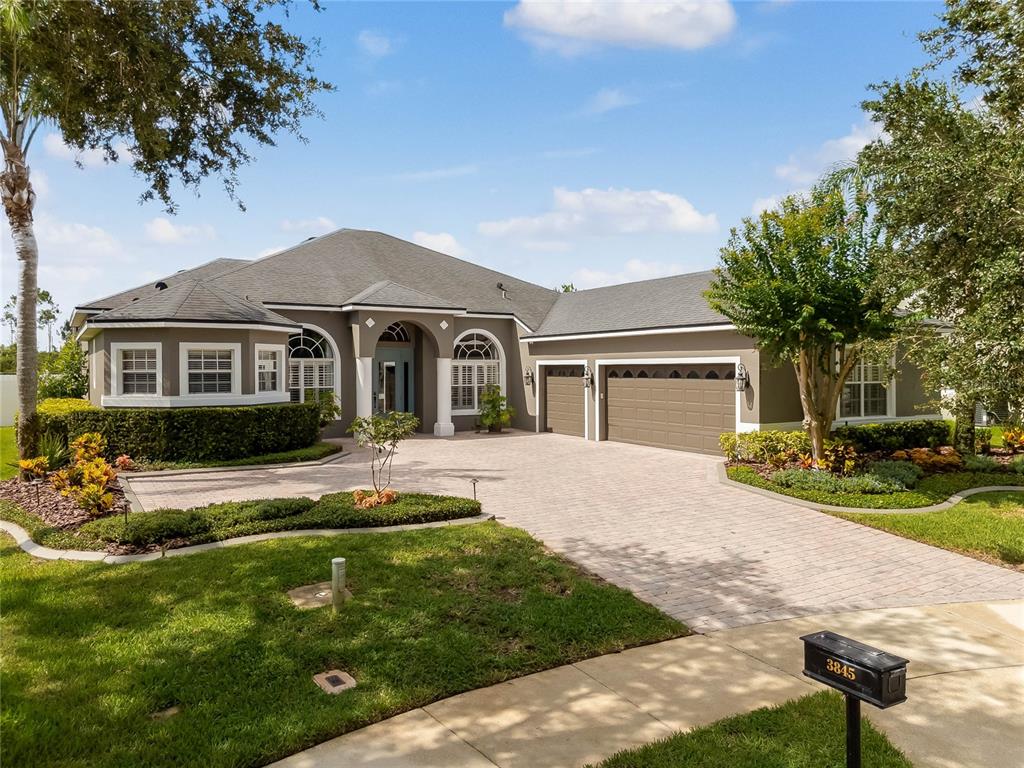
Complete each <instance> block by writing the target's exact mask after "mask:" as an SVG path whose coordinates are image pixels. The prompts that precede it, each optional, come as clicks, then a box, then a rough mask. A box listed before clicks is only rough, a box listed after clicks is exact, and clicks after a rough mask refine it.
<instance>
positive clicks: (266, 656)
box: [0, 523, 686, 768]
mask: <svg viewBox="0 0 1024 768" xmlns="http://www.w3.org/2000/svg"><path fill="white" fill-rule="evenodd" d="M0 543H2V547H0V590H2V594H3V602H4V605H3V613H2V616H0V651H2V654H3V659H4V662H3V665H4V692H3V696H4V701H3V704H4V706H3V708H2V711H0V728H2V730H3V733H4V764H5V765H7V764H10V765H35V766H57V765H61V766H68V765H75V766H110V767H111V768H114V767H115V766H116V767H117V768H121V766H127V765H145V766H182V765H193V766H203V768H212V767H213V766H256V765H263V764H265V763H267V762H269V761H271V760H274V759H276V758H280V757H283V756H285V755H287V754H290V753H292V752H295V751H297V750H300V749H303V748H305V747H308V746H311V745H313V744H316V743H318V742H321V741H323V740H325V739H328V738H331V737H332V736H336V735H338V734H340V733H343V732H346V731H349V730H353V729H355V728H359V727H362V726H364V725H367V724H369V723H372V722H375V721H378V720H381V719H384V718H387V717H390V716H392V715H395V714H398V713H400V712H404V711H407V710H409V709H412V708H414V707H417V706H421V705H424V704H427V703H429V702H432V701H435V700H437V699H441V698H444V697H447V696H450V695H453V694H456V693H459V692H461V691H466V690H469V689H473V688H478V687H481V686H485V685H490V684H492V683H497V682H500V681H503V680H507V679H510V678H513V677H518V676H520V675H524V674H528V673H531V672H537V671H540V670H543V669H547V668H550V667H554V666H558V665H561V664H566V663H570V662H573V661H577V660H580V659H584V658H587V657H589V656H595V655H598V654H603V653H609V652H613V651H618V650H621V649H623V648H626V647H629V646H635V645H641V644H644V643H650V642H655V641H660V640H665V639H668V638H671V637H676V636H679V635H682V634H685V632H686V629H685V627H684V626H683V625H681V624H680V623H678V622H676V621H674V620H673V619H670V618H669V617H667V616H665V615H663V614H662V613H660V612H659V611H658V610H656V609H655V608H653V607H652V606H650V605H647V604H645V603H642V602H640V601H639V600H637V599H636V598H635V597H633V596H632V595H631V594H630V593H628V592H626V591H624V590H620V589H618V588H616V587H613V586H610V585H608V584H605V583H603V582H600V581H598V580H596V579H593V578H590V577H588V576H586V575H585V574H582V573H581V572H580V571H578V570H577V569H575V568H574V567H573V566H572V565H571V564H569V563H568V562H566V561H564V560H561V559H559V558H557V557H554V556H552V555H551V554H549V553H547V552H546V551H545V550H544V548H543V547H542V545H541V544H540V543H539V542H537V541H535V540H534V539H532V538H531V537H530V536H528V535H527V534H526V533H524V532H522V531H519V530H517V529H514V528H505V527H503V526H501V525H499V524H497V523H482V524H478V525H472V526H453V527H446V528H435V529H428V530H421V531H410V532H405V533H389V534H365V535H349V536H338V537H333V538H330V539H320V538H298V539H281V540H277V541H271V542H264V543H260V544H252V545H245V546H240V547H232V548H228V549H223V550H214V551H211V552H206V553H202V554H197V555H190V556H188V557H180V558H168V559H166V560H157V561H155V562H149V563H134V564H130V565H120V566H110V565H104V564H99V563H74V562H68V561H41V560H34V559H32V558H31V557H29V556H28V555H26V554H24V553H23V552H21V551H20V550H17V549H15V548H14V546H13V545H12V544H11V543H10V540H9V539H7V538H6V537H0ZM339 555H341V556H345V557H346V558H347V559H348V573H349V585H350V588H351V590H352V593H353V595H354V597H353V599H352V600H351V601H350V602H349V603H348V604H347V605H346V606H345V608H344V610H343V612H342V613H341V614H340V615H338V616H337V617H333V616H332V615H331V612H330V611H329V609H317V610H312V611H300V610H298V609H296V608H294V607H293V606H292V605H291V603H290V602H289V601H288V599H287V597H286V595H285V591H286V590H288V589H291V588H293V587H296V586H299V585H303V584H311V583H315V582H318V581H322V580H325V579H329V577H330V560H331V558H332V557H336V556H339ZM335 667H336V668H339V669H342V670H346V671H348V672H350V673H351V674H353V675H354V676H355V678H356V680H357V681H358V683H359V685H358V687H357V688H355V689H354V690H352V691H349V692H346V693H344V694H341V695H338V696H329V695H327V694H325V693H323V692H322V691H320V689H319V688H317V687H316V686H315V685H314V683H313V681H312V676H313V675H314V674H316V673H318V672H322V671H324V670H327V669H331V668H335ZM174 705H176V706H179V707H180V708H181V711H180V714H177V715H175V716H173V717H170V718H167V719H162V720H154V719H151V718H150V713H153V712H156V711H159V710H163V709H165V708H167V707H170V706H174Z"/></svg>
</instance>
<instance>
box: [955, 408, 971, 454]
mask: <svg viewBox="0 0 1024 768" xmlns="http://www.w3.org/2000/svg"><path fill="white" fill-rule="evenodd" d="M974 408H975V403H974V401H973V400H972V401H971V402H963V403H961V398H960V397H959V396H957V398H956V412H955V413H954V414H953V417H954V418H955V419H956V425H955V426H954V428H953V447H954V448H956V449H957V451H959V452H960V455H961V456H973V455H974V453H975V450H974Z"/></svg>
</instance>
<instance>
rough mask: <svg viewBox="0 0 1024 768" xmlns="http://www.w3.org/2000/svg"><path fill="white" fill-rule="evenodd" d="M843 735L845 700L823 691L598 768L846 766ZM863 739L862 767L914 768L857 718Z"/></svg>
mask: <svg viewBox="0 0 1024 768" xmlns="http://www.w3.org/2000/svg"><path fill="white" fill-rule="evenodd" d="M845 733H846V720H845V705H844V703H843V699H842V698H841V697H840V696H839V695H838V694H835V693H832V692H829V691H821V692H819V693H815V694H812V695H810V696H804V697H803V698H801V699H797V700H795V701H790V702H787V703H785V704H783V705H781V706H778V707H766V708H764V709H757V710H754V711H753V712H749V713H747V714H745V715H737V716H736V717H730V718H727V719H725V720H720V721H718V722H717V723H712V724H711V725H706V726H704V727H702V728H695V729H694V730H692V731H688V732H686V733H677V734H675V735H674V736H671V737H669V738H668V739H665V740H663V741H658V742H655V743H653V744H648V745H647V746H644V747H639V748H637V749H630V750H626V751H624V752H620V753H619V754H617V755H614V756H612V757H610V758H609V759H607V760H605V761H604V762H603V763H601V764H600V765H599V766H597V767H596V768H680V766H700V768H822V766H841V765H845V749H846V737H845ZM861 739H862V742H861V749H862V756H863V759H864V764H865V765H867V766H871V767H872V768H913V766H912V764H911V762H910V761H909V760H908V759H907V758H906V757H905V756H904V755H903V753H902V752H900V751H899V750H898V749H896V747H894V746H893V745H892V744H891V743H890V742H889V740H888V739H887V738H886V737H885V735H884V734H882V733H881V732H880V731H879V730H878V729H876V728H875V727H874V726H872V725H871V723H870V722H868V721H867V720H866V719H864V720H862V721H861ZM592 768H594V767H593V766H592Z"/></svg>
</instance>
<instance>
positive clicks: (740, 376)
mask: <svg viewBox="0 0 1024 768" xmlns="http://www.w3.org/2000/svg"><path fill="white" fill-rule="evenodd" d="M748 386H750V374H749V373H747V366H745V365H744V364H743V363H736V391H737V392H743V391H745V390H746V388H747V387H748Z"/></svg>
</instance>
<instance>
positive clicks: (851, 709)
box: [800, 631, 910, 768]
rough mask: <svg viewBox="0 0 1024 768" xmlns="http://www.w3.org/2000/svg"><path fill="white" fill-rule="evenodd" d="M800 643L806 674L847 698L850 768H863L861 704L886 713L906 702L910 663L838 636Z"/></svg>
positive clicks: (821, 634)
mask: <svg viewBox="0 0 1024 768" xmlns="http://www.w3.org/2000/svg"><path fill="white" fill-rule="evenodd" d="M800 639H801V640H803V641H804V674H805V675H807V677H809V678H811V679H812V680H817V681H818V682H819V683H824V684H825V685H827V686H830V687H832V688H835V689H836V690H837V691H840V692H842V693H843V694H844V695H845V697H846V766H847V768H861V762H860V703H861V702H862V701H866V702H868V704H872V705H873V706H876V707H878V708H879V709H886V708H887V707H892V706H894V705H896V704H901V703H903V702H904V701H906V700H907V695H906V691H907V664H909V663H910V662H909V661H908V660H907V659H904V658H902V657H900V656H895V655H893V654H891V653H886V652H885V651H882V650H879V649H878V648H872V647H871V646H870V645H865V644H864V643H859V642H857V641H856V640H851V639H850V638H848V637H843V636H842V635H837V634H836V633H835V632H827V631H822V632H814V633H812V634H810V635H804V636H803V637H801V638H800Z"/></svg>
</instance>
